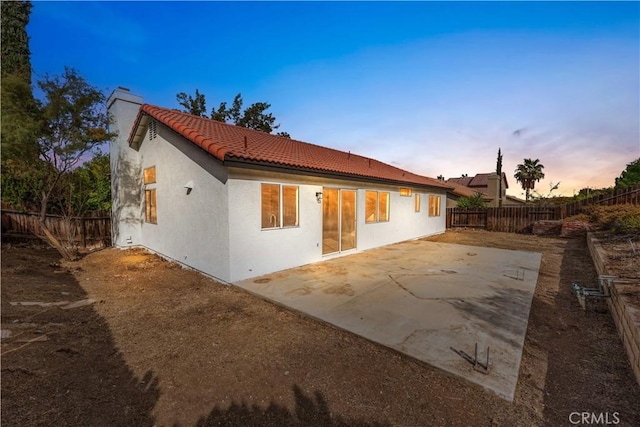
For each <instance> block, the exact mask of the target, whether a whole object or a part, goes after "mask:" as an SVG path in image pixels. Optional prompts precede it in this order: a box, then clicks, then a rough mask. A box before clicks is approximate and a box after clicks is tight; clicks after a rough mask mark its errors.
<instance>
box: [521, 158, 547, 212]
mask: <svg viewBox="0 0 640 427" xmlns="http://www.w3.org/2000/svg"><path fill="white" fill-rule="evenodd" d="M542 169H544V165H542V164H541V163H540V160H539V159H535V160H531V159H524V163H521V164H519V165H518V166H517V167H516V170H515V175H513V176H514V178H515V179H516V181H518V182H519V183H520V185H522V189H523V190H525V194H526V201H527V202H528V201H529V194H530V192H531V190H533V189H534V187H535V183H536V181H540V180H541V179H543V178H544V172H542Z"/></svg>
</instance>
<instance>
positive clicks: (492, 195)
mask: <svg viewBox="0 0 640 427" xmlns="http://www.w3.org/2000/svg"><path fill="white" fill-rule="evenodd" d="M446 184H448V185H451V186H452V187H453V190H451V191H450V192H449V195H450V198H451V200H449V199H447V207H455V206H456V202H457V199H458V198H460V197H470V196H473V195H474V194H475V193H480V194H482V195H483V196H484V201H485V202H486V203H487V205H488V206H490V207H497V206H499V204H500V199H501V198H502V206H519V205H522V204H524V203H525V201H524V200H520V199H518V198H517V197H513V196H507V189H508V188H509V182H508V181H507V175H506V174H505V173H504V172H503V173H502V186H501V185H500V178H499V177H498V174H497V173H495V172H494V173H479V174H476V175H475V176H462V177H459V178H449V179H448V180H446ZM501 189H502V192H500V190H501ZM469 193H470V194H469Z"/></svg>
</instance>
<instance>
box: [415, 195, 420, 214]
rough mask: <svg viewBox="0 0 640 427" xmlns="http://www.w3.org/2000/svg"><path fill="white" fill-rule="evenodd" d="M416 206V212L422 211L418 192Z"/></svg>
mask: <svg viewBox="0 0 640 427" xmlns="http://www.w3.org/2000/svg"><path fill="white" fill-rule="evenodd" d="M415 207H416V212H420V195H419V194H418V193H416V200H415Z"/></svg>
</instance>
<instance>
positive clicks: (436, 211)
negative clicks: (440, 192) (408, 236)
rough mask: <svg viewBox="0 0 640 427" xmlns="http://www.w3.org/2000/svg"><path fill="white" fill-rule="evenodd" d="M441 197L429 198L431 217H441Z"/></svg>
mask: <svg viewBox="0 0 640 427" xmlns="http://www.w3.org/2000/svg"><path fill="white" fill-rule="evenodd" d="M440 199H441V197H440V196H431V195H430V196H429V216H440Z"/></svg>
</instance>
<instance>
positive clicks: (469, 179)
mask: <svg viewBox="0 0 640 427" xmlns="http://www.w3.org/2000/svg"><path fill="white" fill-rule="evenodd" d="M489 175H492V174H491V173H478V174H476V175H475V176H463V177H460V178H449V179H448V180H447V183H453V184H460V185H464V186H466V187H487V186H488V185H489V180H488V178H489ZM502 178H503V179H504V182H505V183H506V185H507V188H509V181H507V175H506V174H505V173H504V172H502Z"/></svg>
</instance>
